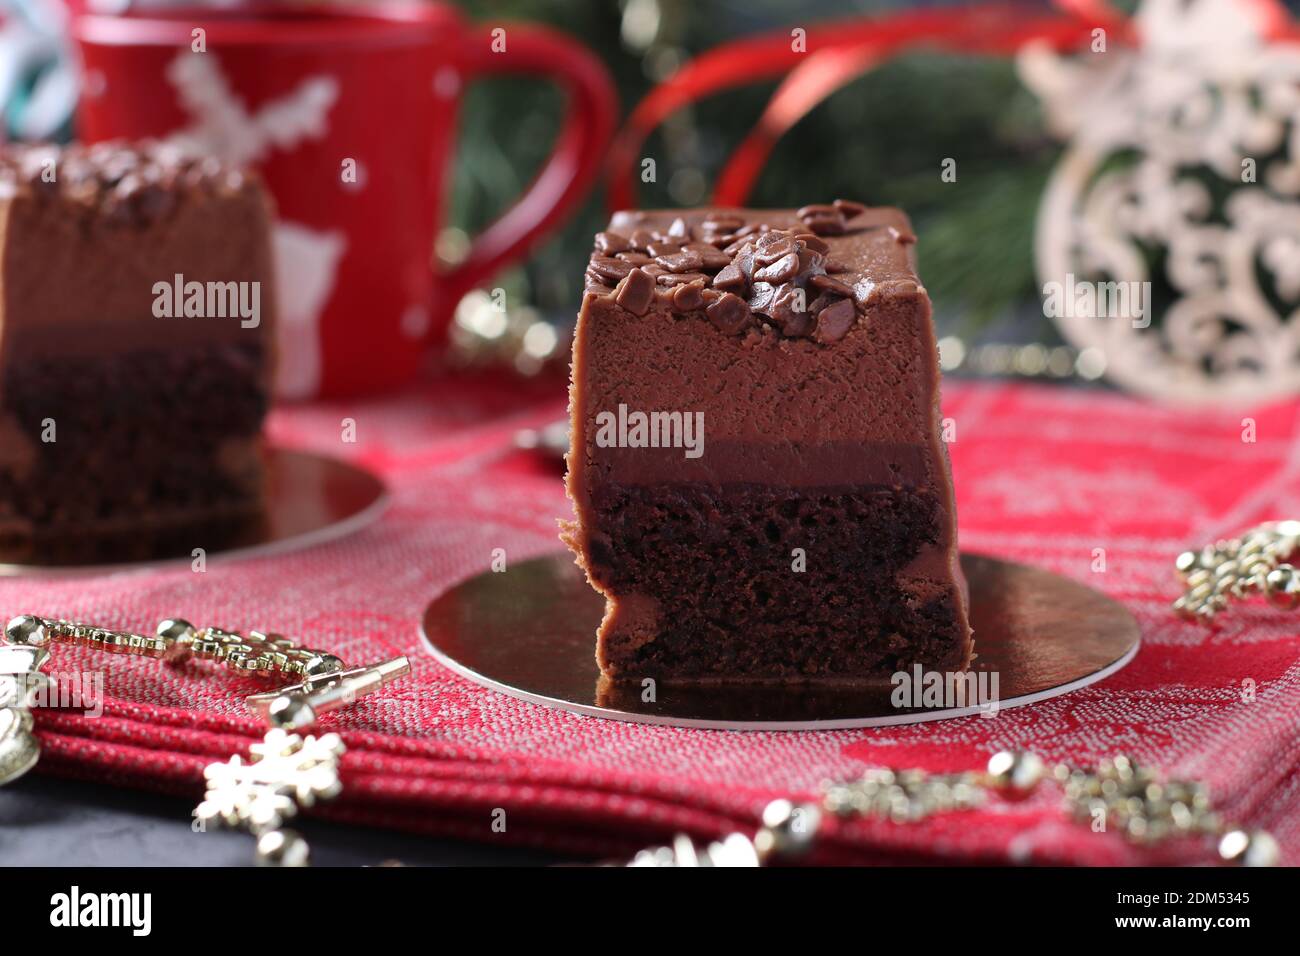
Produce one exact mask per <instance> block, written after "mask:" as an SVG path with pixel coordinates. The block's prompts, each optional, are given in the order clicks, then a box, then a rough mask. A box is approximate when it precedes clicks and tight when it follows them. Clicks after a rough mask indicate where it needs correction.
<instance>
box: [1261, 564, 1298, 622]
mask: <svg viewBox="0 0 1300 956" xmlns="http://www.w3.org/2000/svg"><path fill="white" fill-rule="evenodd" d="M1264 586H1265V589H1266V590H1267V591H1268V602H1269V603H1270V604H1272V605H1273V606H1274V607H1278V608H1282V609H1283V610H1288V611H1289V610H1291V609H1292V608H1294V607H1296V606H1297V605H1300V574H1297V573H1296V569H1295V568H1294V567H1292V566H1291V565H1289V564H1279V565H1278V566H1277V567H1276V568H1274V569H1273V570H1272V571H1270V572H1268V576H1267V577H1266V578H1265V579H1264Z"/></svg>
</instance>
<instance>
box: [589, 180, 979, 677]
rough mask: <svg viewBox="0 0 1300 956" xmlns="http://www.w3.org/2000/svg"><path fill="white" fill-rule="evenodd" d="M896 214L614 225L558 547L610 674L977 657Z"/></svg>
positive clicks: (960, 662)
mask: <svg viewBox="0 0 1300 956" xmlns="http://www.w3.org/2000/svg"><path fill="white" fill-rule="evenodd" d="M914 242H915V237H914V236H913V234H912V231H911V228H910V226H909V224H908V222H907V219H906V217H905V216H904V215H903V214H902V213H900V212H898V211H897V210H894V209H867V208H865V207H863V206H861V205H859V204H857V203H849V202H837V203H835V204H833V205H826V206H809V207H805V208H803V209H800V210H786V211H773V210H763V211H759V210H744V209H717V210H694V211H690V212H684V213H679V212H630V213H619V214H617V215H615V217H614V219H613V221H612V222H611V223H610V225H609V228H608V229H607V231H605V232H603V233H600V234H599V235H598V236H597V237H596V248H595V251H594V252H593V254H592V257H591V261H590V264H589V266H588V270H587V281H586V291H585V294H584V296H583V303H582V311H581V314H580V315H579V317H578V327H577V332H576V337H575V341H574V352H573V370H572V383H571V388H570V414H571V418H572V433H573V438H572V446H571V449H570V452H569V459H568V463H569V474H568V489H569V494H570V496H571V498H572V499H573V502H574V508H575V512H576V521H574V522H573V523H572V524H570V525H569V526H568V527H567V528H566V531H565V537H566V540H567V541H568V543H569V545H570V546H571V547H572V548H573V550H574V551H575V552H576V554H577V556H578V560H579V563H580V564H581V565H582V566H583V567H584V568H585V569H586V571H587V574H588V577H589V579H590V581H591V583H592V585H593V586H594V587H596V588H597V589H598V590H599V591H601V592H602V593H603V594H604V595H605V597H606V599H607V603H606V612H605V618H604V621H603V622H602V623H601V626H600V630H599V634H598V641H597V658H598V660H599V663H600V667H601V670H602V672H603V674H604V675H605V676H606V677H607V678H610V679H614V680H643V679H645V678H656V679H664V680H677V681H716V680H733V681H734V680H745V681H756V680H770V681H805V680H835V681H857V680H875V679H880V678H887V677H888V676H889V675H890V674H892V673H894V672H896V671H900V670H906V669H910V668H911V667H912V666H913V665H915V664H920V665H922V666H923V667H925V668H927V669H934V670H960V669H962V668H964V667H966V666H967V665H968V663H969V660H970V654H971V638H970V628H969V626H968V624H967V614H966V595H965V588H964V582H963V581H962V579H961V572H960V569H959V565H958V557H957V535H956V521H955V512H954V505H953V494H952V482H951V477H950V473H949V466H948V458H947V449H946V446H945V445H944V443H943V441H942V440H941V435H940V428H941V422H940V418H939V390H938V384H939V370H938V354H937V347H936V343H935V336H934V329H933V325H932V322H931V317H930V303H929V299H928V297H927V295H926V292H925V289H924V287H923V286H922V285H921V283H920V281H919V280H918V278H917V276H916V272H915V266H914V260H913V255H912V252H913V248H914V246H913V243H914Z"/></svg>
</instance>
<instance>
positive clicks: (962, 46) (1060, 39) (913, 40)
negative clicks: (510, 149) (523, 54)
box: [607, 0, 1273, 209]
mask: <svg viewBox="0 0 1300 956" xmlns="http://www.w3.org/2000/svg"><path fill="white" fill-rule="evenodd" d="M1249 2H1251V3H1255V4H1261V5H1263V6H1271V5H1273V0H1249ZM1060 6H1061V7H1063V8H1064V9H1063V10H1062V11H1061V12H1059V13H1052V12H1050V11H1044V10H1042V9H1041V8H1038V7H1029V6H1025V5H1022V4H999V3H995V4H978V5H975V6H971V7H965V8H958V9H951V8H949V9H943V10H918V11H908V12H904V13H898V14H890V15H887V16H883V17H856V18H853V19H849V20H838V21H832V22H830V23H825V24H821V25H817V26H813V27H811V28H810V29H809V30H808V36H807V50H808V52H806V53H799V52H796V51H795V50H794V49H792V44H791V37H790V33H789V31H788V30H779V31H774V32H772V33H767V34H763V35H761V36H758V37H753V38H749V39H745V40H740V41H737V42H735V43H728V44H725V45H723V46H721V47H718V48H716V49H714V50H711V51H709V52H707V53H705V54H703V55H702V56H700V57H697V58H696V59H694V60H692V61H690V62H689V63H686V64H685V65H684V66H682V68H681V69H680V70H678V71H677V72H676V73H675V74H673V76H672V77H670V78H669V79H668V80H667V81H665V82H664V83H662V84H660V85H659V86H657V87H655V88H654V89H653V90H651V91H650V93H649V94H648V95H647V96H646V97H645V99H643V100H642V101H641V102H640V103H638V104H637V107H636V109H635V110H633V111H632V115H631V116H630V117H629V119H628V122H627V124H626V125H625V126H624V127H623V129H622V130H621V131H620V132H619V134H618V136H617V137H616V138H615V140H614V145H613V148H612V149H611V150H610V157H609V163H608V166H607V172H608V177H609V205H610V208H611V209H631V208H636V206H637V202H636V195H635V191H634V189H635V187H634V176H633V172H634V170H635V168H636V165H637V161H638V157H639V155H640V149H641V146H642V144H643V143H644V142H645V139H646V137H648V136H649V135H650V133H651V132H652V131H653V130H654V129H655V127H657V126H658V125H659V124H660V123H661V122H663V120H665V119H666V118H667V117H668V116H670V115H672V114H673V113H674V112H676V111H677V110H679V109H681V108H682V107H684V106H686V105H688V104H690V103H693V102H694V101H696V100H698V99H701V98H703V97H705V96H710V95H713V94H714V93H718V92H721V91H723V90H728V89H733V88H735V87H740V86H746V85H749V84H750V83H756V82H760V81H762V80H767V79H771V78H774V77H780V76H785V77H786V80H785V82H784V83H782V85H781V86H780V88H779V89H778V90H777V91H776V93H775V94H774V95H773V97H772V100H771V101H770V102H769V104H768V106H767V108H766V110H765V111H764V113H763V117H762V119H761V120H760V121H759V124H758V125H757V127H756V128H755V129H754V131H753V132H751V133H750V135H749V136H748V137H747V138H746V139H745V141H744V142H743V143H742V144H741V146H740V148H739V149H737V151H736V152H735V153H734V154H733V155H732V157H731V159H730V161H729V162H728V164H727V166H726V168H725V169H724V171H723V173H722V175H721V176H720V177H719V180H718V186H717V188H716V189H715V192H714V197H713V203H714V204H715V205H734V206H739V205H743V204H744V202H745V199H746V197H747V196H748V195H749V191H750V188H751V187H752V186H753V183H754V181H755V179H756V178H757V176H758V173H759V172H760V171H761V170H762V168H763V165H764V163H765V162H766V160H767V157H768V155H769V154H770V152H771V150H772V147H773V146H774V145H775V144H776V142H777V141H778V140H779V139H780V138H781V136H782V135H783V134H784V133H785V131H786V130H788V129H789V128H790V127H791V126H793V125H794V124H795V123H797V122H798V121H799V119H800V118H801V117H803V116H804V115H806V114H807V113H808V112H809V111H810V110H811V109H813V108H814V107H815V106H816V105H817V104H818V103H820V102H821V101H822V100H823V99H825V98H826V97H827V96H829V95H830V94H831V93H833V92H834V91H835V90H837V89H839V88H840V87H841V86H843V85H844V84H845V83H847V82H849V81H850V80H852V79H854V78H855V77H857V76H860V75H862V74H863V73H864V72H866V71H867V70H869V69H871V68H873V67H874V66H875V65H876V64H878V63H880V62H882V61H884V60H886V59H888V58H890V57H892V56H897V55H899V54H901V53H906V52H909V51H912V50H916V49H921V48H931V49H935V48H937V49H942V50H948V51H952V52H956V53H978V54H985V55H994V56H1010V55H1012V54H1014V53H1015V52H1016V51H1017V50H1019V49H1020V48H1021V47H1022V46H1023V45H1024V44H1026V43H1029V42H1031V41H1038V42H1043V43H1046V44H1048V45H1049V46H1050V47H1051V48H1053V49H1055V50H1060V51H1068V50H1072V49H1078V48H1080V47H1082V46H1084V45H1086V44H1087V43H1088V42H1089V41H1090V40H1091V38H1092V31H1093V30H1094V29H1096V28H1097V27H1101V28H1103V29H1105V30H1106V32H1107V36H1108V38H1109V40H1110V42H1117V43H1131V42H1132V40H1133V33H1134V31H1133V28H1132V23H1131V21H1130V20H1129V19H1127V18H1126V17H1124V16H1123V15H1122V14H1120V13H1118V12H1116V11H1114V10H1112V9H1111V8H1110V7H1109V6H1107V5H1106V4H1104V3H1101V2H1098V0H1060Z"/></svg>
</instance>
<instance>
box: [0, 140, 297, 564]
mask: <svg viewBox="0 0 1300 956" xmlns="http://www.w3.org/2000/svg"><path fill="white" fill-rule="evenodd" d="M270 216H271V210H270V205H269V200H268V198H267V194H266V193H265V191H264V190H263V189H262V187H261V185H260V184H259V182H258V181H257V180H256V179H254V178H252V177H250V176H249V175H247V174H245V173H243V172H240V171H237V170H235V169H232V168H228V167H226V166H223V165H222V164H220V163H218V162H216V161H214V160H206V159H205V160H198V159H190V158H185V157H184V156H182V155H180V154H179V153H177V152H175V151H173V150H170V149H168V148H165V147H164V146H161V145H157V144H143V145H139V146H125V145H121V144H108V145H99V146H92V147H70V148H67V149H62V150H60V149H56V148H53V147H26V148H12V149H9V150H5V151H0V541H4V542H6V543H14V542H18V543H21V542H23V541H40V540H46V541H48V540H51V539H56V538H62V537H64V536H87V535H99V534H109V533H114V532H123V533H128V532H129V533H132V534H143V533H146V532H147V531H149V530H150V529H152V528H156V527H163V526H166V527H182V526H188V525H191V524H193V523H196V522H202V521H206V520H221V519H223V518H225V517H228V516H231V515H239V514H247V513H250V512H254V511H256V509H257V508H258V507H259V506H260V504H261V496H262V482H263V467H262V459H261V439H260V433H261V426H262V420H263V417H264V416H265V414H266V411H267V408H268V394H269V392H268V389H269V386H270V379H271V368H272V359H273V353H272V341H273V332H274V326H275V316H274V311H275V309H274V296H273V289H272V285H271V282H272V275H271V247H270V234H269V222H270Z"/></svg>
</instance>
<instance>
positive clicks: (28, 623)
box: [5, 614, 50, 647]
mask: <svg viewBox="0 0 1300 956" xmlns="http://www.w3.org/2000/svg"><path fill="white" fill-rule="evenodd" d="M5 640H6V641H8V642H9V643H10V644H31V645H32V646H33V647H41V646H43V645H45V644H48V643H49V640H50V636H49V634H48V633H46V630H45V624H44V622H43V621H41V619H40V618H38V617H32V615H30V614H21V615H19V616H18V617H16V618H14V619H13V620H12V621H10V622H9V623H8V624H7V625H6V626H5Z"/></svg>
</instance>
